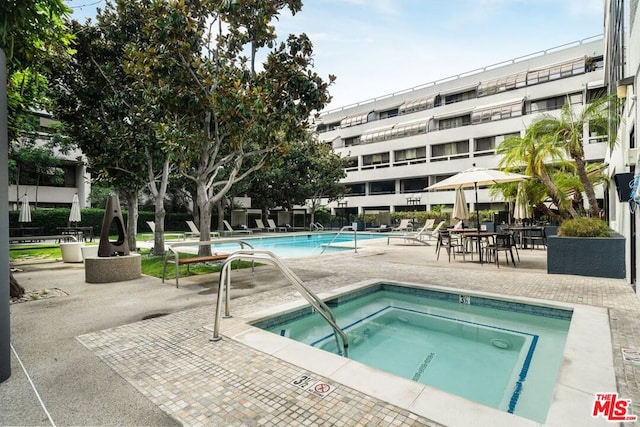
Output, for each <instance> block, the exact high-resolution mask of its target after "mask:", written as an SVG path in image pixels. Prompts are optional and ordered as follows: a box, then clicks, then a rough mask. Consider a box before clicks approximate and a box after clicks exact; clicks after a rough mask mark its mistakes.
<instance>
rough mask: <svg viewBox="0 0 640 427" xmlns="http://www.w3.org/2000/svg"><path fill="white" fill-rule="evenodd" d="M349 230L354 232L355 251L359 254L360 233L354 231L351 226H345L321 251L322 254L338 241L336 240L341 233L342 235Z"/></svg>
mask: <svg viewBox="0 0 640 427" xmlns="http://www.w3.org/2000/svg"><path fill="white" fill-rule="evenodd" d="M349 230H351V231H353V249H354V250H355V251H356V252H358V231H357V230H356V229H354V228H353V227H352V226H351V225H345V226H344V227H342V228H341V229H340V231H338V234H336V236H335V237H334V238H333V239H331V241H330V242H329V243H327V244H326V245H325V246H323V247H322V251H320V254H323V253H324V251H325V249H327V248H328V247H329V246H331V244H332V243H333V242H335V241H336V239H337V238H338V237H339V236H340V233H342V232H343V231H349Z"/></svg>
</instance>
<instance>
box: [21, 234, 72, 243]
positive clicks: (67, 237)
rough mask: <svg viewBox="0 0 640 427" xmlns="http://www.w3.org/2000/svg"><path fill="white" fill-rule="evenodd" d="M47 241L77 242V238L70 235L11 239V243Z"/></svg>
mask: <svg viewBox="0 0 640 427" xmlns="http://www.w3.org/2000/svg"><path fill="white" fill-rule="evenodd" d="M45 240H56V241H57V242H58V243H59V242H62V241H65V242H66V241H71V242H77V241H78V239H76V237H75V236H72V235H70V234H54V235H50V236H13V237H9V243H37V242H44V241H45Z"/></svg>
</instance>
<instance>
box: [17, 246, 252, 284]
mask: <svg viewBox="0 0 640 427" xmlns="http://www.w3.org/2000/svg"><path fill="white" fill-rule="evenodd" d="M139 253H140V255H141V256H142V274H146V275H148V276H153V277H158V278H162V268H163V265H164V257H163V256H152V255H151V252H150V250H149V249H141V250H140V252H139ZM181 256H182V254H181ZM61 258H62V255H61V253H60V248H59V247H53V246H52V247H38V246H37V245H33V246H21V247H20V248H13V249H10V250H9V259H10V260H11V261H12V262H19V261H26V260H35V259H37V260H46V259H51V260H54V259H61ZM237 262H238V261H235V262H234V265H233V267H234V268H238V267H237ZM254 265H258V264H254ZM221 266H222V264H220V263H211V264H209V263H203V264H195V265H191V266H190V267H189V272H188V273H187V266H186V265H181V266H180V267H179V269H178V274H179V277H180V278H183V277H188V276H196V275H200V274H209V273H217V272H219V271H220V267H221ZM248 267H251V262H250V261H240V268H248ZM175 271H176V270H175V265H173V264H169V265H168V266H167V276H166V278H167V279H173V278H175Z"/></svg>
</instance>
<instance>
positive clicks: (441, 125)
mask: <svg viewBox="0 0 640 427" xmlns="http://www.w3.org/2000/svg"><path fill="white" fill-rule="evenodd" d="M470 124H471V115H470V114H465V115H463V116H457V117H450V118H446V119H440V120H438V130H444V129H452V128H457V127H461V126H467V125H470Z"/></svg>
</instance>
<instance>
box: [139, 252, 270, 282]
mask: <svg viewBox="0 0 640 427" xmlns="http://www.w3.org/2000/svg"><path fill="white" fill-rule="evenodd" d="M179 256H180V258H187V257H189V256H193V255H189V254H179ZM238 263H240V267H239V268H250V267H251V265H252V263H251V261H241V260H236V261H233V265H232V268H234V269H236V268H238ZM253 265H254V266H258V265H259V264H258V263H253ZM163 267H164V257H163V256H145V257H142V273H143V274H146V275H149V276H153V277H158V278H162V269H163ZM221 267H222V262H211V263H202V264H191V265H190V266H189V271H188V272H187V266H186V265H181V266H179V267H178V278H183V277H189V276H198V275H201V274H210V273H218V272H219V271H220V269H221ZM175 277H176V266H175V264H173V263H170V264H167V275H166V277H165V279H174V278H175Z"/></svg>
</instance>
